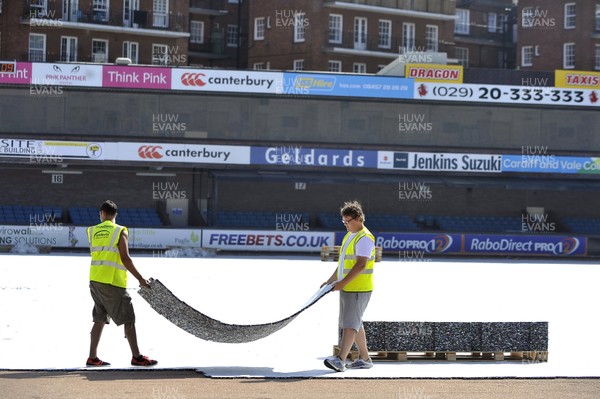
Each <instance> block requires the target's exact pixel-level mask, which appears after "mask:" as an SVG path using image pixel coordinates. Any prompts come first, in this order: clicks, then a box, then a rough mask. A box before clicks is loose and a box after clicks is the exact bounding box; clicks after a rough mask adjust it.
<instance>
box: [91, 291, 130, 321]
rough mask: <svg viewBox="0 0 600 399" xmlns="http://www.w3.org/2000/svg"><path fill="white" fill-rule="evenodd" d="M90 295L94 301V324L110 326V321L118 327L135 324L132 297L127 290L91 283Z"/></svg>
mask: <svg viewBox="0 0 600 399" xmlns="http://www.w3.org/2000/svg"><path fill="white" fill-rule="evenodd" d="M90 293H91V294H92V299H93V300H94V309H93V310H92V318H93V320H94V323H97V322H99V321H103V322H105V323H106V324H108V323H109V322H110V319H112V320H113V321H114V322H115V324H116V325H118V326H120V325H121V324H125V323H135V313H134V311H133V305H132V304H131V297H130V296H129V294H128V293H127V291H126V290H125V288H121V287H115V286H113V285H110V284H104V283H98V282H96V281H90Z"/></svg>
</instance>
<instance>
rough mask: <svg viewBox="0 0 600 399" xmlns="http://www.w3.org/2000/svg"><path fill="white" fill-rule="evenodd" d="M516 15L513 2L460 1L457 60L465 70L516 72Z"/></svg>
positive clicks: (456, 26) (496, 0)
mask: <svg viewBox="0 0 600 399" xmlns="http://www.w3.org/2000/svg"><path fill="white" fill-rule="evenodd" d="M516 14H517V7H516V6H515V5H514V4H513V0H477V1H472V0H471V1H469V0H458V1H457V3H456V22H455V25H454V42H455V47H454V49H453V51H454V54H453V56H454V58H456V59H457V60H459V62H460V64H461V65H463V66H464V67H465V68H499V69H513V68H514V67H515V64H516V56H515V47H516V46H515V40H516V36H515V32H514V31H515V29H514V27H515V23H516Z"/></svg>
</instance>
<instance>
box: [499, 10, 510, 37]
mask: <svg viewBox="0 0 600 399" xmlns="http://www.w3.org/2000/svg"><path fill="white" fill-rule="evenodd" d="M507 31H508V15H506V14H502V15H500V24H499V25H498V33H504V32H507Z"/></svg>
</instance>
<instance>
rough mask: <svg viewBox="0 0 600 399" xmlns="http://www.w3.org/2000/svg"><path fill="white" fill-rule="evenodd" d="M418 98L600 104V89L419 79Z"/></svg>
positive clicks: (574, 104) (521, 102) (582, 105)
mask: <svg viewBox="0 0 600 399" xmlns="http://www.w3.org/2000/svg"><path fill="white" fill-rule="evenodd" d="M414 85H415V90H414V99H415V100H432V101H459V102H474V103H497V104H525V105H531V106H534V107H536V106H539V105H554V106H561V107H600V91H598V90H590V89H589V88H581V87H579V88H577V89H572V88H556V87H533V86H504V85H484V84H464V83H463V84H449V83H429V82H415V83H414Z"/></svg>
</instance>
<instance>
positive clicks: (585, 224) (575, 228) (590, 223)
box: [562, 218, 600, 234]
mask: <svg viewBox="0 0 600 399" xmlns="http://www.w3.org/2000/svg"><path fill="white" fill-rule="evenodd" d="M562 221H563V223H564V225H565V226H566V227H567V228H568V229H569V230H570V231H571V232H573V233H580V234H600V219H589V218H564V219H563V220H562Z"/></svg>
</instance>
